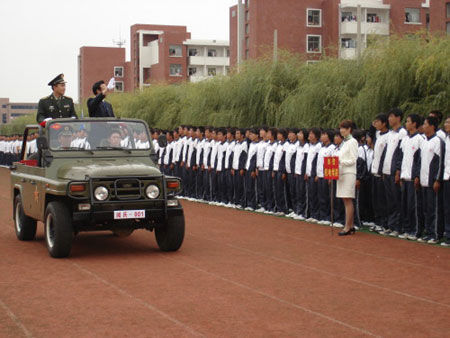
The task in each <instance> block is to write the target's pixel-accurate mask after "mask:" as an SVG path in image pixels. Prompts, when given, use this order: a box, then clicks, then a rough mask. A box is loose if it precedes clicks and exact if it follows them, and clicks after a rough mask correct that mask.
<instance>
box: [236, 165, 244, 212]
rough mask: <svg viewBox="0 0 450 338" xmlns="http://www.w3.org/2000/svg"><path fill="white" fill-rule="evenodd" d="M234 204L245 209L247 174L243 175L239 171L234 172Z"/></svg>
mask: <svg viewBox="0 0 450 338" xmlns="http://www.w3.org/2000/svg"><path fill="white" fill-rule="evenodd" d="M234 191H235V194H234V204H236V205H240V206H241V207H245V193H246V191H245V173H244V175H241V174H240V172H239V170H235V171H234Z"/></svg>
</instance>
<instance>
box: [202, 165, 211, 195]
mask: <svg viewBox="0 0 450 338" xmlns="http://www.w3.org/2000/svg"><path fill="white" fill-rule="evenodd" d="M210 174H211V173H210V172H209V170H208V168H205V169H204V170H203V191H204V193H203V199H204V200H206V201H212V200H211V175H210Z"/></svg>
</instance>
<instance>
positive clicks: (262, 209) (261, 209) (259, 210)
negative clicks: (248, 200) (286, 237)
mask: <svg viewBox="0 0 450 338" xmlns="http://www.w3.org/2000/svg"><path fill="white" fill-rule="evenodd" d="M264 211H266V209H264V208H259V209H257V210H256V212H264Z"/></svg>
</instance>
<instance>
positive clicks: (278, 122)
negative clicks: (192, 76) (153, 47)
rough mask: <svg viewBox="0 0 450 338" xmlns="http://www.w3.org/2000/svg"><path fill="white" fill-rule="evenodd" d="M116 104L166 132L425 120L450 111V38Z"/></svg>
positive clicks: (266, 70) (275, 66) (150, 93)
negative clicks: (397, 116) (383, 115)
mask: <svg viewBox="0 0 450 338" xmlns="http://www.w3.org/2000/svg"><path fill="white" fill-rule="evenodd" d="M108 100H109V101H110V102H111V103H112V105H113V107H114V110H115V112H116V114H117V115H119V116H122V117H133V118H140V119H143V120H145V121H147V123H148V124H149V126H152V127H159V128H173V127H175V126H177V125H179V124H194V125H214V126H239V127H248V126H255V125H271V126H277V127H280V126H323V127H334V126H336V125H337V124H338V123H339V122H340V121H341V120H342V119H343V118H350V119H353V120H354V121H355V122H356V123H357V124H358V125H359V126H361V127H367V126H368V125H369V124H370V122H371V120H372V119H373V117H374V116H375V115H376V114H378V113H380V112H385V111H387V110H388V109H389V108H391V107H394V106H398V107H400V108H402V109H404V110H405V111H406V112H408V113H409V112H414V113H419V114H425V113H427V112H428V111H430V110H432V109H440V110H442V111H444V112H448V111H450V38H448V37H446V36H431V35H423V34H418V35H415V36H408V37H403V38H401V37H396V36H394V37H391V38H389V39H382V40H378V41H375V40H374V41H373V42H372V43H371V46H370V47H369V48H367V49H366V51H365V53H364V55H363V56H362V57H361V58H360V59H359V60H342V59H336V58H331V57H330V58H327V57H325V58H324V59H323V60H322V61H321V62H319V63H315V64H306V62H305V60H304V58H302V57H300V56H298V55H292V54H289V53H287V52H282V53H280V57H279V60H278V62H276V63H274V62H273V60H272V59H271V58H262V59H259V60H253V61H248V62H246V63H245V64H244V65H243V66H242V67H241V69H240V72H233V73H232V74H231V75H230V76H218V77H215V78H212V79H211V80H208V81H203V82H199V83H183V84H180V85H163V84H161V85H153V86H151V87H149V88H147V89H145V90H142V91H138V92H135V93H123V94H114V95H111V96H109V98H108ZM84 111H87V109H86V108H84ZM24 120H25V119H24ZM21 124H23V121H22V120H18V121H17V122H15V123H13V124H12V125H11V126H9V128H12V129H15V130H18V128H19V127H21ZM7 128H8V127H7Z"/></svg>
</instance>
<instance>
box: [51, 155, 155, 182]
mask: <svg viewBox="0 0 450 338" xmlns="http://www.w3.org/2000/svg"><path fill="white" fill-rule="evenodd" d="M119 176H161V172H160V171H159V169H157V168H155V167H154V166H152V165H151V164H150V162H147V161H142V162H141V161H137V160H135V159H132V160H130V159H120V160H119V159H118V160H114V159H110V160H103V159H102V160H99V159H96V160H77V161H71V162H68V163H64V164H62V165H61V166H60V167H59V169H58V178H61V179H69V180H85V179H86V178H87V177H119Z"/></svg>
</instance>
